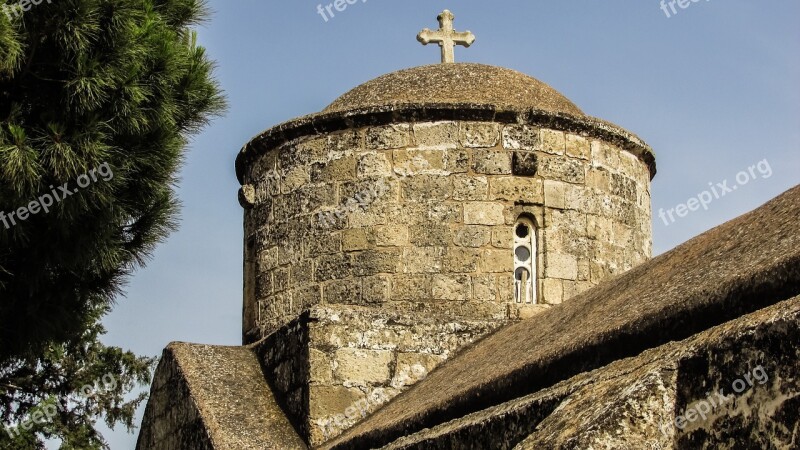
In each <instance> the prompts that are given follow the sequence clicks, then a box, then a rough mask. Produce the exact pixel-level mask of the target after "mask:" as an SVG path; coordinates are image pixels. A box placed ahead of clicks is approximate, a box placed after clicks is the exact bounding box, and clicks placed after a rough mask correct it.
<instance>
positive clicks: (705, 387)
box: [383, 296, 800, 450]
mask: <svg viewBox="0 0 800 450" xmlns="http://www.w3.org/2000/svg"><path fill="white" fill-rule="evenodd" d="M799 339H800V296H798V297H794V298H792V299H791V300H787V301H784V302H781V303H778V304H777V305H773V306H770V307H768V308H764V309H762V310H759V311H757V312H755V313H751V314H748V315H746V316H743V317H741V318H738V319H735V320H732V321H730V322H726V323H724V324H722V325H719V326H716V327H714V328H711V329H709V330H706V331H704V332H702V333H699V334H696V335H694V336H692V337H690V338H688V339H686V340H684V341H680V342H670V343H668V344H665V345H662V346H660V347H657V348H655V349H650V350H647V351H645V352H644V353H642V354H641V355H639V356H636V357H633V358H626V359H622V360H619V361H615V362H613V363H611V364H609V365H608V366H605V367H602V368H600V369H597V370H594V371H591V372H585V373H582V374H580V375H576V376H574V377H572V378H570V379H569V380H567V381H563V382H560V383H558V384H556V385H555V386H552V387H550V388H547V389H544V390H542V391H540V392H537V393H535V394H530V395H527V396H524V397H521V398H518V399H514V400H511V401H508V402H506V403H503V404H501V405H497V406H493V407H490V408H487V409H485V410H482V411H479V412H476V413H472V414H468V415H466V416H464V417H461V418H458V419H455V420H452V421H450V422H447V423H444V424H441V425H437V426H436V427H434V428H432V429H425V430H422V431H420V432H418V433H415V434H413V435H410V436H405V437H402V438H400V439H398V440H396V441H394V442H392V443H391V444H389V445H387V446H386V447H383V450H439V449H451V448H457V447H458V446H459V444H460V443H463V442H470V443H473V446H474V448H511V447H514V445H515V444H517V443H519V444H518V445H517V446H516V447H514V448H515V449H528V448H530V449H550V448H591V447H593V448H626V444H628V445H629V444H630V443H631V441H632V440H635V441H636V443H637V444H639V445H640V447H641V448H658V446H661V448H673V446H674V448H684V447H683V446H682V445H684V446H685V444H686V442H681V441H683V440H686V439H688V438H689V436H687V435H686V434H682V433H680V432H679V430H676V429H675V427H674V426H672V423H674V420H675V416H676V414H677V411H680V410H681V406H683V405H685V404H686V403H688V401H689V400H691V399H687V398H686V397H685V394H686V393H688V392H699V393H702V395H706V394H705V393H707V392H709V391H713V390H714V389H725V392H726V394H727V393H730V392H731V389H730V386H728V385H725V381H728V382H729V381H730V380H731V379H733V378H735V377H739V376H742V375H743V374H744V373H748V371H752V370H753V369H754V368H755V367H756V365H757V364H763V368H764V373H765V374H767V377H768V378H769V381H770V382H769V384H767V383H763V384H764V385H766V386H764V388H763V390H766V391H768V390H772V391H773V392H770V394H771V395H769V397H770V399H771V401H770V402H763V403H762V404H761V406H764V405H766V407H767V408H768V409H772V410H773V411H774V413H773V414H759V413H757V412H756V410H757V409H759V408H758V407H759V404H758V403H759V402H760V400H761V399H762V398H763V393H762V392H752V393H750V392H747V393H743V394H744V395H742V396H741V397H740V398H739V399H738V405H736V406H734V407H733V408H734V409H736V411H731V408H730V406H731V405H728V406H729V408H722V407H721V406H720V405H717V406H716V407H715V408H714V411H712V412H713V415H711V417H710V418H709V420H703V421H700V422H701V423H699V424H698V426H697V428H696V429H695V430H694V433H695V434H698V435H699V436H695V437H693V439H695V440H694V441H692V444H693V445H691V447H697V448H700V447H703V448H715V447H717V445H714V444H719V439H721V438H722V439H724V438H725V437H726V435H728V436H729V433H731V432H734V433H735V431H736V430H737V429H757V430H759V432H758V433H755V436H753V438H758V437H762V438H763V437H766V436H770V433H769V432H768V431H766V430H764V429H763V428H764V427H765V426H766V427H772V428H773V429H780V428H782V427H786V428H789V429H791V423H784V424H780V423H775V422H776V421H777V422H780V421H786V422H792V421H794V420H795V419H793V417H792V416H791V414H790V413H789V411H788V410H789V409H794V410H795V411H796V406H793V403H797V400H798V398H795V399H792V397H791V391H795V392H796V391H797V383H796V381H793V380H794V378H795V376H794V375H795V374H794V373H793V372H795V371H796V367H798V364H800V362H798V357H799V356H800V350H798V349H797V347H793V346H792V343H793V342H797V341H798V340H799ZM787 347H789V348H792V347H793V348H794V351H789V352H785V349H786V348H787ZM721 366H722V367H721ZM787 372H788V373H787ZM787 375H788V376H787ZM720 381H722V382H720ZM754 384H762V383H761V382H760V381H758V382H757V383H754ZM753 387H755V386H753ZM681 404H683V405H681ZM782 410H783V412H785V413H786V414H784V413H782ZM743 422H744V423H743ZM698 429H699V430H700V433H697V430H698ZM698 437H699V438H700V439H703V438H704V439H707V440H708V439H710V440H713V441H715V442H708V441H706V442H704V443H705V444H706V445H705V447H704V446H703V445H702V444H703V442H700V441H698V440H697V439H698ZM774 437H778V438H780V437H783V438H784V442H781V444H783V445H786V446H787V447H788V446H789V445H790V441H791V439H792V437H791V436H790V435H788V434H787V435H781V434H776V435H774ZM645 442H648V443H650V444H651V445H649V446H648V445H645ZM653 444H657V445H653ZM760 444H762V446H763V447H765V448H766V447H768V446H769V445H768V443H766V442H761V443H760ZM772 444H778V443H777V442H772Z"/></svg>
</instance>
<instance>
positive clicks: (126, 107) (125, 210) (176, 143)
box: [0, 0, 224, 449]
mask: <svg viewBox="0 0 800 450" xmlns="http://www.w3.org/2000/svg"><path fill="white" fill-rule="evenodd" d="M15 5H17V3H16V0H3V2H0V7H3V9H2V11H0V426H2V428H0V448H20V449H27V448H43V447H42V445H43V444H42V438H49V437H55V438H60V439H61V440H62V441H63V445H62V448H63V449H72V448H74V449H93V448H104V447H105V443H104V441H103V439H102V436H100V435H99V434H98V433H97V432H96V430H95V429H94V420H96V418H97V417H100V416H102V417H103V418H104V419H105V421H106V422H107V423H109V425H113V424H115V423H122V424H124V425H126V426H128V427H129V428H130V427H131V426H132V423H131V421H132V420H133V414H134V410H135V407H136V406H137V405H138V404H139V403H140V402H141V401H142V399H143V397H141V396H140V397H137V398H134V399H132V400H130V401H128V402H126V401H125V394H126V393H128V392H130V391H131V390H132V389H133V388H134V387H135V386H136V385H137V384H138V383H149V380H150V370H151V369H152V366H153V363H154V361H153V359H151V358H142V357H137V356H135V355H133V354H131V353H129V352H124V351H122V350H121V349H118V348H112V347H106V346H104V345H102V344H100V343H99V340H98V339H99V336H100V335H101V334H102V332H103V329H102V327H101V326H100V325H99V323H100V320H101V318H102V316H103V315H104V314H106V313H107V312H108V311H109V310H110V308H111V307H112V306H113V303H114V299H115V298H116V296H117V295H118V294H119V293H120V289H121V285H122V283H124V282H125V280H126V279H127V277H128V276H129V275H130V274H131V273H132V271H133V270H134V269H136V268H137V267H139V266H141V265H143V264H144V263H145V262H146V260H147V258H148V257H149V255H150V254H151V253H152V251H153V249H154V246H155V245H156V244H157V243H159V242H160V241H161V240H163V239H164V238H165V237H166V236H167V234H168V233H169V232H170V231H172V230H173V229H174V228H175V226H176V218H177V200H176V198H175V193H174V186H175V182H176V174H177V170H178V168H179V166H180V164H181V162H182V158H183V152H184V150H185V147H186V144H187V142H188V139H189V137H190V136H191V135H192V134H194V133H196V132H198V131H199V130H200V129H201V128H202V127H203V126H204V125H206V124H207V121H208V120H209V119H210V118H211V117H213V116H215V115H217V114H220V113H221V112H222V110H223V108H224V100H223V97H222V94H221V91H220V89H219V87H218V85H217V83H216V82H215V80H214V79H213V77H212V70H213V64H212V62H211V61H210V60H209V59H208V57H207V56H206V54H205V50H204V49H203V48H202V47H200V46H198V45H197V41H196V35H195V33H194V31H193V27H194V26H196V25H197V24H198V23H200V22H201V21H202V20H203V19H204V18H205V17H206V13H207V11H206V8H205V4H204V1H203V0H53V1H49V0H43V1H41V2H39V3H38V4H34V3H32V2H26V7H27V10H25V9H20V8H17V7H16V6H15ZM104 376H105V377H106V379H110V378H108V377H114V380H116V382H117V385H116V386H114V387H113V389H112V388H110V387H109V386H107V385H105V384H104V385H103V386H102V387H101V388H99V389H98V388H97V380H102V379H103V377H104ZM89 384H91V385H92V386H95V388H94V390H93V391H92V392H85V391H86V390H85V389H83V387H84V386H87V385H89ZM98 392H99V393H98ZM54 409H55V411H56V413H55V414H51V413H53V411H54ZM43 416H46V417H47V420H41V421H36V420H34V424H35V426H33V425H31V426H30V427H29V429H27V428H25V427H24V426H25V425H30V424H31V422H30V420H31V419H32V418H36V417H43ZM19 425H23V428H14V426H19ZM8 426H11V427H12V428H11V429H13V430H15V431H14V432H13V433H8V432H7V430H8V428H6V427H8Z"/></svg>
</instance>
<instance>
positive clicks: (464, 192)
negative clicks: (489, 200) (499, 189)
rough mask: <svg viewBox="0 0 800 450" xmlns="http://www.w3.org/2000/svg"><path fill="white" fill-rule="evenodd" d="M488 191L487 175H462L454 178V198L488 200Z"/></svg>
mask: <svg viewBox="0 0 800 450" xmlns="http://www.w3.org/2000/svg"><path fill="white" fill-rule="evenodd" d="M488 191H489V181H488V180H487V179H486V177H476V176H468V175H461V176H456V177H454V178H453V200H458V201H465V200H486V194H487V193H488Z"/></svg>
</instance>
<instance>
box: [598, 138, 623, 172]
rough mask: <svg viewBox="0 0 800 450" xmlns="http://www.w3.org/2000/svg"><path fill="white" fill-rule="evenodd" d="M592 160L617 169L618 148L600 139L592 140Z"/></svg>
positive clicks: (618, 162)
mask: <svg viewBox="0 0 800 450" xmlns="http://www.w3.org/2000/svg"><path fill="white" fill-rule="evenodd" d="M591 146H592V161H593V162H594V164H596V165H600V166H604V167H607V168H609V169H614V170H617V169H619V165H620V161H619V154H620V152H621V150H620V149H618V148H617V147H614V146H613V145H610V144H607V143H605V142H602V141H592V144H591Z"/></svg>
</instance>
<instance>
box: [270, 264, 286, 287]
mask: <svg viewBox="0 0 800 450" xmlns="http://www.w3.org/2000/svg"><path fill="white" fill-rule="evenodd" d="M289 280H290V277H289V268H288V267H286V268H282V269H275V270H274V271H273V272H272V287H273V289H274V292H276V293H278V292H282V291H285V290H286V289H289V286H290V281H289Z"/></svg>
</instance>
